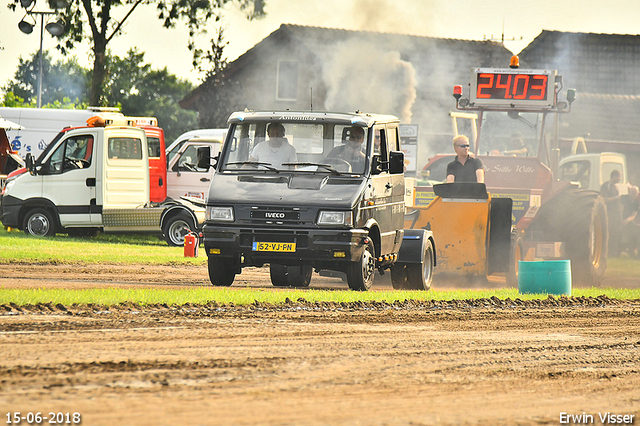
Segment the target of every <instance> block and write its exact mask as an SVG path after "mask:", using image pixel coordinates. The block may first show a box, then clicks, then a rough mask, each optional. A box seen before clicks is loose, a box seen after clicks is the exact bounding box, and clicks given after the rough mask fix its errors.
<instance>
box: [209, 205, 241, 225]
mask: <svg viewBox="0 0 640 426" xmlns="http://www.w3.org/2000/svg"><path fill="white" fill-rule="evenodd" d="M206 220H213V221H218V222H233V221H234V220H235V218H234V217H233V207H212V206H207V218H206Z"/></svg>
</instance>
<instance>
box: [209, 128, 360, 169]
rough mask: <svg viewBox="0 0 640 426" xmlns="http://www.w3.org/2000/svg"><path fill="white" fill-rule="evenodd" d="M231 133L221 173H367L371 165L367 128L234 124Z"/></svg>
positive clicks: (220, 164)
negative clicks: (239, 171) (238, 171)
mask: <svg viewBox="0 0 640 426" xmlns="http://www.w3.org/2000/svg"><path fill="white" fill-rule="evenodd" d="M230 131H231V134H232V137H231V138H229V140H228V145H227V146H225V148H224V150H223V157H222V158H221V160H220V163H219V166H218V170H219V171H232V170H243V171H251V170H261V171H290V172H305V171H307V172H308V171H311V172H315V171H317V172H328V173H334V174H342V173H347V174H364V172H365V170H366V169H367V167H368V164H369V162H368V161H367V159H368V158H370V149H369V144H368V143H367V141H368V140H369V139H370V138H369V134H368V133H369V132H368V129H367V128H366V127H359V126H352V125H345V124H332V123H326V122H325V123H322V124H318V123H298V122H296V123H287V122H282V123H280V122H264V121H262V122H254V123H249V122H243V123H238V124H233V125H232V127H231V130H230Z"/></svg>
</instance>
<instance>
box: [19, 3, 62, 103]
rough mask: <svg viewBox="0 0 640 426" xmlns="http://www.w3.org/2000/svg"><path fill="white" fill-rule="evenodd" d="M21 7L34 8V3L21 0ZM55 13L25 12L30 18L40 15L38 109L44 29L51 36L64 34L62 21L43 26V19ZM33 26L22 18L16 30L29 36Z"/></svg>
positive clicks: (40, 93) (40, 95) (40, 98)
mask: <svg viewBox="0 0 640 426" xmlns="http://www.w3.org/2000/svg"><path fill="white" fill-rule="evenodd" d="M21 3H22V5H23V6H24V7H25V8H27V7H29V6H31V4H32V3H33V6H34V7H35V1H33V2H32V1H29V0H21ZM57 14H58V13H57V12H39V11H34V10H33V8H31V10H28V11H27V15H29V16H32V15H40V50H39V52H38V61H39V70H38V96H37V99H38V100H37V104H36V106H37V107H38V108H40V107H41V106H42V39H43V37H44V30H45V28H46V30H47V32H48V33H49V34H51V35H52V36H55V37H59V36H61V35H62V34H63V33H64V24H63V22H62V19H58V20H57V21H55V22H49V23H48V24H47V25H46V26H45V25H44V17H45V16H46V15H57ZM34 26H35V20H34V23H33V24H30V23H29V22H27V21H25V20H24V18H22V21H20V23H18V28H20V31H22V32H23V33H25V34H31V33H32V32H33V27H34Z"/></svg>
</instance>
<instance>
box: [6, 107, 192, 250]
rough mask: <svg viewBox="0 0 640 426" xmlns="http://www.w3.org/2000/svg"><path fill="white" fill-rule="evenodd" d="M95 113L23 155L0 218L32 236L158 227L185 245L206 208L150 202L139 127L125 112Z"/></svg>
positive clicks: (175, 242)
mask: <svg viewBox="0 0 640 426" xmlns="http://www.w3.org/2000/svg"><path fill="white" fill-rule="evenodd" d="M95 118H96V119H95V120H93V121H92V120H88V121H87V123H88V124H89V125H88V126H87V127H80V128H76V129H71V130H69V131H66V132H63V133H60V135H59V137H58V138H57V139H54V140H53V141H52V142H51V143H50V144H49V145H48V146H47V147H46V149H45V150H44V151H43V152H42V154H41V155H40V156H39V157H38V158H37V159H35V160H34V159H33V157H32V156H31V155H27V158H26V167H27V170H28V173H23V174H21V175H18V176H15V177H14V178H11V179H8V180H7V183H6V185H5V187H4V189H3V192H2V194H1V195H0V219H1V220H2V223H3V224H4V225H5V226H7V227H12V228H18V229H24V230H25V232H27V233H28V234H31V235H37V236H50V235H54V234H55V233H56V232H66V233H69V234H71V235H90V234H93V233H95V232H96V230H102V231H104V232H116V233H157V234H162V235H163V236H164V238H165V240H166V241H167V243H169V244H170V245H175V246H178V245H183V244H184V236H185V235H186V234H187V233H188V231H189V230H192V231H196V230H197V229H198V227H199V224H200V223H202V222H203V221H204V208H202V207H198V206H196V205H194V204H192V203H190V202H188V201H186V200H168V201H166V202H162V203H152V202H150V201H149V159H148V148H147V138H146V135H145V132H144V130H142V129H140V128H137V127H132V126H131V124H132V123H131V122H129V121H127V119H126V117H123V118H112V119H107V120H105V119H103V118H100V117H95Z"/></svg>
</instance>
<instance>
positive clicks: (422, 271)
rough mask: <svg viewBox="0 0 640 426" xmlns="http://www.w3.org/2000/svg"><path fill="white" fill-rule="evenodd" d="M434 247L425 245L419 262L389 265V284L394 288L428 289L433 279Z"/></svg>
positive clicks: (429, 242)
mask: <svg viewBox="0 0 640 426" xmlns="http://www.w3.org/2000/svg"><path fill="white" fill-rule="evenodd" d="M434 258H435V256H434V249H433V244H431V241H428V242H427V244H426V247H425V251H424V255H423V260H422V262H421V263H396V264H395V265H393V266H392V267H391V285H392V286H393V288H394V289H396V290H429V289H430V288H431V281H432V280H433V267H434Z"/></svg>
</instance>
